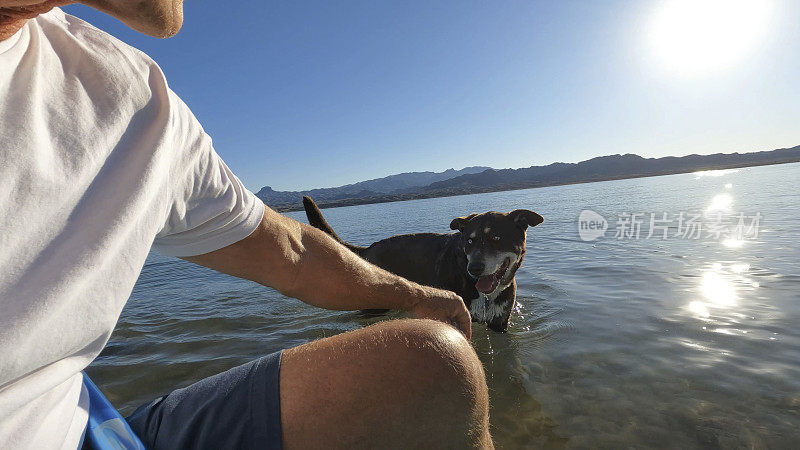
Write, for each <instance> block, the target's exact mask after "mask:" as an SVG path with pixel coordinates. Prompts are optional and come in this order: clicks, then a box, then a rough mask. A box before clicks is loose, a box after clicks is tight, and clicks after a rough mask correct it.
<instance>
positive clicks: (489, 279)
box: [475, 258, 511, 294]
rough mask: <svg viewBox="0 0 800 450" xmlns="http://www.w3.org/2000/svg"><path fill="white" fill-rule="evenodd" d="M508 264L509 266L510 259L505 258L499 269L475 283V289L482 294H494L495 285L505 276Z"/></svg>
mask: <svg viewBox="0 0 800 450" xmlns="http://www.w3.org/2000/svg"><path fill="white" fill-rule="evenodd" d="M509 264H511V259H510V258H506V260H505V261H503V264H502V265H501V266H500V268H499V269H497V272H495V273H493V274H491V275H484V276H482V277H479V278H478V282H477V283H475V289H477V290H478V292H481V293H483V294H491V293H492V292H494V290H495V289H497V285H498V284H500V280H502V279H503V276H504V275H505V274H506V270H508V266H509Z"/></svg>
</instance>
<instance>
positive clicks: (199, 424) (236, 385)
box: [126, 351, 281, 450]
mask: <svg viewBox="0 0 800 450" xmlns="http://www.w3.org/2000/svg"><path fill="white" fill-rule="evenodd" d="M280 366H281V352H280V351H279V352H275V353H272V354H270V355H267V356H264V357H263V358H259V359H257V360H255V361H251V362H249V363H247V364H244V365H241V366H239V367H234V368H233V369H230V370H228V371H226V372H222V373H220V374H217V375H214V376H211V377H208V378H206V379H204V380H200V381H198V382H197V383H194V384H192V385H191V386H188V387H185V388H183V389H178V390H176V391H173V392H171V393H169V394H167V395H165V396H164V397H161V398H158V399H156V400H153V401H152V402H150V403H147V404H144V405H142V406H140V407H139V408H138V409H137V410H136V411H135V412H134V413H133V414H132V415H131V416H130V417H128V418H127V419H126V420H127V421H128V424H130V426H131V429H132V430H133V432H134V433H136V435H137V436H139V438H140V439H141V440H142V443H144V445H145V447H147V448H148V449H155V450H158V449H223V448H236V449H240V448H241V449H256V448H259V449H264V448H268V449H279V448H281V403H280V390H279V384H278V382H279V374H280Z"/></svg>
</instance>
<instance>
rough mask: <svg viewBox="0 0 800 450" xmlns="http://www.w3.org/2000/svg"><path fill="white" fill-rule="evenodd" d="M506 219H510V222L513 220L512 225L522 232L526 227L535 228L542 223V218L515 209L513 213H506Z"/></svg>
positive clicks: (523, 210) (532, 213) (531, 212)
mask: <svg viewBox="0 0 800 450" xmlns="http://www.w3.org/2000/svg"><path fill="white" fill-rule="evenodd" d="M508 217H510V218H511V220H513V221H514V223H515V224H517V226H518V227H520V228H522V229H523V230H524V229H526V228H528V227H535V226H536V225H539V224H540V223H542V222H544V217H542V216H540V215H539V214H536V213H535V212H533V211H529V210H527V209H515V210H514V211H511V212H510V213H508Z"/></svg>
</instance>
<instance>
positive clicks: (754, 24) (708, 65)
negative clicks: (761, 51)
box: [650, 0, 772, 76]
mask: <svg viewBox="0 0 800 450" xmlns="http://www.w3.org/2000/svg"><path fill="white" fill-rule="evenodd" d="M771 10H772V5H771V4H770V2H769V1H759V0H668V1H666V2H665V3H664V4H663V5H662V6H661V7H660V8H659V9H658V10H657V11H656V14H655V15H654V19H653V23H652V25H651V28H650V29H651V33H650V45H651V46H652V51H653V54H654V56H655V58H656V59H657V60H658V62H659V64H660V65H662V66H664V68H666V69H668V70H670V71H672V72H675V73H677V74H679V75H683V76H696V75H702V74H707V73H711V72H716V71H719V70H723V69H725V68H728V67H731V66H732V65H734V64H736V63H737V62H740V61H742V60H744V59H745V58H747V57H748V56H749V55H750V54H752V53H753V51H754V50H755V49H757V47H758V45H759V44H760V43H761V41H762V40H763V37H764V36H765V35H766V32H767V31H768V27H767V25H768V22H769V17H770V14H771Z"/></svg>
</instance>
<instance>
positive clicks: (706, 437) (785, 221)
mask: <svg viewBox="0 0 800 450" xmlns="http://www.w3.org/2000/svg"><path fill="white" fill-rule="evenodd" d="M799 181H800V164H791V165H780V166H768V167H755V168H748V169H740V170H733V171H722V172H712V173H706V174H684V175H671V176H664V177H655V178H641V179H632V180H621V181H609V182H601V183H591V184H580V185H570V186H558V187H549V188H540V189H529V190H521V191H511V192H498V193H489V194H480V195H469V196H459V197H449V198H438V199H427V200H416V201H408V202H398V203H388V204H376V205H364V206H355V207H347V208H336V209H328V210H324V211H323V213H324V214H325V216H326V217H327V219H328V221H329V222H330V223H331V225H332V226H333V227H334V228H335V229H336V231H337V232H338V233H339V235H340V236H342V237H343V238H344V239H347V240H349V241H351V242H353V243H357V244H368V243H370V242H373V241H375V240H378V239H381V238H384V237H387V236H390V235H393V234H398V233H409V232H424V231H433V232H449V229H448V225H449V223H450V221H451V220H452V219H453V218H454V217H456V216H461V215H465V214H468V213H471V212H483V211H487V210H496V211H510V210H513V209H516V208H529V209H532V210H534V211H537V212H539V213H540V214H541V215H542V216H544V217H545V222H544V223H543V224H542V225H540V226H538V227H536V228H533V229H531V230H530V231H529V232H528V252H527V257H526V259H525V262H524V264H523V266H522V268H521V269H520V270H519V272H518V273H517V283H518V286H519V290H518V298H517V300H518V306H517V308H516V311H515V312H514V313H513V315H512V319H511V326H510V327H509V331H508V333H504V334H498V333H494V332H491V331H488V330H487V329H486V328H485V327H484V326H481V325H477V324H474V325H473V338H472V343H473V345H474V347H475V350H476V351H477V353H478V355H479V356H480V358H481V360H482V361H483V364H484V368H485V370H486V376H487V381H488V385H489V389H490V395H491V401H492V408H491V424H492V434H493V436H494V438H495V442H496V444H497V445H498V446H499V447H505V448H520V447H525V448H530V447H548V448H562V447H566V448H582V447H638V448H643V447H656V448H667V447H668V448H700V447H703V448H709V447H710V448H714V447H725V448H733V447H736V448H743V447H748V448H753V447H754V448H798V447H799V446H800V327H799V326H798V325H800V250H798V244H799V243H800V233H799V232H798V229H799V228H798V227H800V183H798V182H799ZM583 210H592V211H595V212H597V213H598V214H600V215H601V216H602V217H604V218H605V219H606V220H607V221H608V230H607V231H606V233H605V236H603V237H600V238H598V239H597V240H594V241H584V240H582V239H581V238H580V235H579V233H578V217H579V215H580V213H581V211H583ZM681 212H683V213H684V219H685V220H684V222H683V223H679V219H678V218H679V217H680V214H681ZM630 213H637V215H636V216H635V217H634V220H633V221H630V222H628V220H627V219H628V218H629V216H626V215H625V214H630ZM651 213H653V214H655V219H656V222H655V225H656V228H655V230H656V232H655V233H654V236H651V237H650V238H648V234H649V231H648V230H649V227H650V215H651ZM665 213H666V214H667V216H666V221H663V222H662V221H660V220H662V219H664V218H665V217H664V216H663V214H665ZM693 214H701V215H702V216H704V218H702V220H700V219H698V220H700V223H701V226H702V228H701V231H700V232H701V236H700V237H699V238H697V239H693V237H695V236H691V235H689V234H690V233H687V230H689V231H691V232H696V231H697V230H696V229H691V228H690V227H688V226H687V222H686V220H688V219H689V218H690V217H693ZM740 214H741V219H742V221H743V222H744V223H745V224H746V225H747V227H746V228H748V229H746V231H748V232H749V233H744V234H743V235H740V236H737V235H736V234H737V232H738V231H741V228H740V229H736V226H737V225H738V221H739V218H740V217H739V215H740ZM288 215H289V216H291V217H294V218H296V219H298V220H304V219H305V218H304V216H303V214H302V213H289V214H288ZM640 220H641V222H642V224H641V229H640V230H639V239H636V228H635V227H634V228H630V227H628V226H627V224H628V223H637V222H639V221H640ZM698 220H695V222H697V221H698ZM755 221H757V222H758V223H754V222H755ZM618 224H619V225H618ZM750 225H753V227H752V228H751V227H750ZM756 225H757V226H756ZM664 226H668V227H669V228H668V229H667V230H666V231H667V233H668V234H667V239H662V237H663V234H664V233H663V231H664V228H663V227H664ZM726 226H727V228H728V231H730V232H731V233H732V235H727V234H726V233H719V232H720V230H723V229H724V228H725V227H726ZM618 228H619V229H621V230H622V231H623V233H622V235H621V236H620V237H619V238H617V237H615V235H616V234H617V229H618ZM755 231H757V232H758V233H757V235H755ZM718 234H719V235H718ZM717 235H718V236H717ZM375 320H379V319H374V318H365V317H363V316H362V315H360V314H358V313H354V312H332V311H325V310H320V309H317V308H314V307H310V306H307V305H305V304H303V303H301V302H299V301H297V300H293V299H289V298H286V297H283V296H281V295H279V294H277V293H276V292H274V291H272V290H271V289H268V288H264V287H262V286H259V285H257V284H255V283H251V282H247V281H242V280H238V279H235V278H231V277H228V276H224V275H221V274H218V273H216V272H213V271H210V270H207V269H204V268H200V267H196V266H193V265H192V264H189V263H187V262H183V261H180V260H176V259H172V258H166V257H163V256H160V255H158V254H155V253H154V254H151V255H150V257H149V259H148V262H147V265H146V266H145V267H144V270H143V272H142V275H141V277H140V279H139V282H138V283H137V284H136V287H135V289H134V291H133V294H132V296H131V299H130V301H129V302H128V304H127V306H126V308H125V310H124V311H123V313H122V317H121V319H120V321H119V323H118V325H117V329H116V331H115V332H114V335H113V336H112V338H111V341H110V342H109V344H108V346H107V347H106V349H105V350H104V351H103V353H102V355H101V356H100V357H99V358H98V359H97V360H96V361H95V362H94V363H93V364H92V366H91V367H90V368H89V369H88V372H89V374H90V375H91V376H92V377H93V378H94V379H95V381H96V382H98V384H99V385H100V386H101V387H102V388H103V390H104V391H105V392H106V394H107V395H108V397H109V399H110V400H111V401H112V402H113V403H114V404H115V405H116V406H117V407H118V408H119V409H121V411H122V412H123V413H124V414H127V413H130V412H132V410H133V409H134V408H135V407H136V406H138V405H139V404H141V403H143V402H145V401H148V400H150V399H152V398H154V397H156V396H159V395H162V394H164V393H166V392H168V391H170V390H172V389H175V388H177V387H180V386H184V385H187V384H189V383H191V382H194V381H196V380H198V379H200V378H203V377H206V376H209V375H212V374H214V373H217V372H220V371H222V370H225V369H228V368H230V367H233V366H235V365H238V364H241V363H244V362H246V361H249V360H251V359H254V358H256V357H258V356H260V355H264V354H266V353H269V352H272V351H275V350H278V349H281V348H286V347H290V346H295V345H298V344H302V343H305V342H308V341H310V340H312V339H317V338H321V337H325V336H331V335H334V334H336V333H341V332H343V331H347V330H352V329H356V328H359V327H363V326H365V325H367V324H369V323H372V322H374V321H375Z"/></svg>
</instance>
